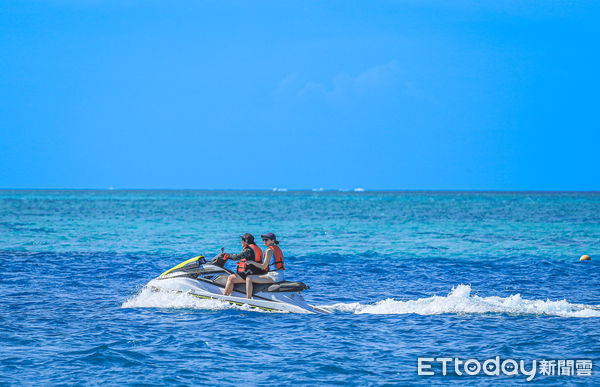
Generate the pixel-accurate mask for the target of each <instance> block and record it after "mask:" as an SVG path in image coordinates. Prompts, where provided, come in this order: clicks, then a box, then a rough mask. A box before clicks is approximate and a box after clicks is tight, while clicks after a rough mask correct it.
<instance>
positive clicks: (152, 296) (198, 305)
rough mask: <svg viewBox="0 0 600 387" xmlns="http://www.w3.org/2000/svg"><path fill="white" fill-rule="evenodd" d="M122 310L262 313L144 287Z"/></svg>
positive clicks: (225, 303) (222, 302) (216, 301)
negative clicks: (158, 309) (196, 310)
mask: <svg viewBox="0 0 600 387" xmlns="http://www.w3.org/2000/svg"><path fill="white" fill-rule="evenodd" d="M121 307H122V308H170V309H203V310H223V309H240V310H248V311H250V310H251V311H254V312H258V311H262V310H259V309H251V308H250V306H249V305H236V304H230V303H229V302H225V301H219V300H213V299H204V298H198V297H195V296H193V295H191V294H189V293H184V292H174V291H167V290H153V289H151V288H149V287H144V288H142V290H141V291H140V292H139V293H138V294H136V295H135V296H133V297H131V298H129V299H128V300H127V301H125V302H124V303H123V304H122V305H121Z"/></svg>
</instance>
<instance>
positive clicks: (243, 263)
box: [237, 245, 263, 273]
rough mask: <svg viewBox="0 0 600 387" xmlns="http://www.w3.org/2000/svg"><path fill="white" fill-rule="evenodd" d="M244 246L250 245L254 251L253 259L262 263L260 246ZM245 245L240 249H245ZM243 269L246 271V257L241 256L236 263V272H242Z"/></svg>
mask: <svg viewBox="0 0 600 387" xmlns="http://www.w3.org/2000/svg"><path fill="white" fill-rule="evenodd" d="M246 247H250V248H251V249H252V250H253V251H254V260H255V261H256V262H257V263H262V259H263V253H262V250H261V249H260V247H258V246H257V245H246ZM246 247H244V248H243V249H242V251H244V249H246ZM245 271H246V258H242V259H240V260H239V262H238V263H237V272H238V273H243V272H245Z"/></svg>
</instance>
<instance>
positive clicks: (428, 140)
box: [0, 0, 600, 190]
mask: <svg viewBox="0 0 600 387" xmlns="http://www.w3.org/2000/svg"><path fill="white" fill-rule="evenodd" d="M599 4H600V3H598V2H591V1H578V2H573V1H552V2H547V1H527V0H524V1H506V2H496V1H494V2H482V1H427V0H424V1H382V2H364V1H363V2H352V1H329V2H316V1H314V2H310V1H268V2H265V1H257V2H246V1H204V2H202V1H149V0H145V1H101V0H95V1H84V0H81V1H75V0H73V1H69V0H62V1H37V2H33V1H0V7H1V9H2V12H1V13H0V53H1V54H0V146H1V149H2V151H1V152H0V188H107V187H116V188H187V189H194V188H197V189H244V188H247V189H260V188H266V189H270V188H272V187H285V188H288V189H311V188H317V187H323V188H326V189H338V188H343V189H345V188H354V187H363V188H366V189H400V190H403V189H440V190H444V189H458V190H460V189H466V190H470V189H474V190H479V189H483V190H600V172H599V171H600V162H599V160H600V158H599V154H598V147H599V145H600V120H599V111H600V106H599V104H600V102H599V99H598V90H599V89H600V88H599V86H600V81H599V75H598V69H599V68H600V60H599V59H600V53H599V50H598V41H599V38H600V27H599V26H600V23H598V22H597V21H598V20H600V5H599Z"/></svg>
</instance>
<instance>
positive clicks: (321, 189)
mask: <svg viewBox="0 0 600 387" xmlns="http://www.w3.org/2000/svg"><path fill="white" fill-rule="evenodd" d="M312 190H313V192H323V191H325V189H324V188H313V189H312Z"/></svg>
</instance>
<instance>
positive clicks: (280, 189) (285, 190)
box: [273, 187, 288, 192]
mask: <svg viewBox="0 0 600 387" xmlns="http://www.w3.org/2000/svg"><path fill="white" fill-rule="evenodd" d="M287 190H288V189H287V188H277V187H275V188H273V192H287Z"/></svg>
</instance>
